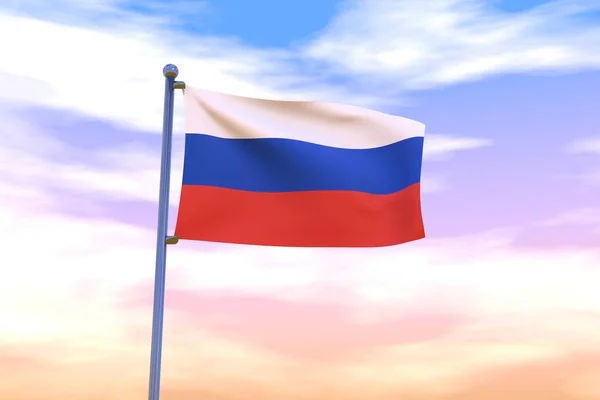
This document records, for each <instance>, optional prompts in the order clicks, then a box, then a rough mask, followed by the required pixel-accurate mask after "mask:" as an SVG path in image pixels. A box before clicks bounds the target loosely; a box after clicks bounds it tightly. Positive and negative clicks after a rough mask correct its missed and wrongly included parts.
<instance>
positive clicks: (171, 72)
mask: <svg viewBox="0 0 600 400" xmlns="http://www.w3.org/2000/svg"><path fill="white" fill-rule="evenodd" d="M163 75H164V76H165V77H167V76H172V77H173V78H177V75H179V69H177V66H176V65H173V64H167V65H165V67H164V68H163Z"/></svg>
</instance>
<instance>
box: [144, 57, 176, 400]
mask: <svg viewBox="0 0 600 400" xmlns="http://www.w3.org/2000/svg"><path fill="white" fill-rule="evenodd" d="M163 75H164V77H165V105H164V114H163V133H162V154H161V159H160V192H159V196H158V229H157V235H156V270H155V272H154V309H153V311H152V345H151V351H150V383H149V391H148V399H149V400H159V398H160V367H161V355H162V336H163V317H164V307H165V275H166V261H167V245H168V244H176V243H177V242H178V241H179V239H178V238H177V237H176V236H167V228H168V221H169V183H170V179H171V147H172V146H171V143H172V141H173V97H174V92H175V89H184V88H185V82H175V78H177V75H179V70H178V69H177V67H176V66H175V65H173V64H168V65H166V66H165V67H164V68H163Z"/></svg>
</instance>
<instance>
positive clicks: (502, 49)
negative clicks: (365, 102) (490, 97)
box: [305, 0, 600, 89]
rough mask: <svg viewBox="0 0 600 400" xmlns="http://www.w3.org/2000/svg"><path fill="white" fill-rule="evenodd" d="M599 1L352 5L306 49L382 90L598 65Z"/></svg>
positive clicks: (378, 0) (378, 1) (372, 1)
mask: <svg viewBox="0 0 600 400" xmlns="http://www.w3.org/2000/svg"><path fill="white" fill-rule="evenodd" d="M599 8H600V6H598V4H597V3H596V2H574V1H569V0H566V1H563V0H555V1H550V2H548V3H545V4H543V5H540V6H538V7H536V8H533V9H531V10H527V11H523V12H519V13H502V12H500V11H498V10H494V9H493V6H492V5H490V4H489V2H484V1H482V0H432V1H426V2H425V1H422V2H418V1H411V0H393V1H392V0H364V1H347V2H346V7H345V9H344V10H343V11H342V12H341V14H340V15H338V16H337V17H336V18H335V19H334V20H333V21H332V22H331V23H330V25H329V26H328V27H327V28H326V29H325V30H324V31H323V32H322V33H321V35H320V36H319V37H317V39H316V40H314V41H313V42H311V43H308V44H307V46H306V49H305V50H306V52H307V54H308V55H309V56H311V57H313V58H314V59H316V60H320V61H323V62H325V63H327V64H328V65H335V67H336V68H338V69H340V70H343V71H345V72H346V73H348V74H356V75H357V76H358V77H361V78H364V79H365V80H367V81H370V82H371V83H373V84H374V83H380V84H381V87H385V85H389V83H390V82H391V81H393V82H400V83H398V84H397V85H399V86H400V88H403V89H420V88H430V87H439V86H444V85H448V84H453V83H458V82H465V81H470V80H476V79H480V78H483V77H487V76H490V75H497V74H502V73H513V72H525V71H564V72H571V71H574V70H581V69H588V68H593V69H597V68H598V67H600V55H599V54H600V51H599V50H600V44H599V43H600V42H599V41H598V37H600V28H599V27H598V26H597V24H594V23H586V22H585V21H584V20H582V19H581V18H576V17H577V16H578V14H580V13H585V12H590V11H591V12H593V11H597V10H598V9H599Z"/></svg>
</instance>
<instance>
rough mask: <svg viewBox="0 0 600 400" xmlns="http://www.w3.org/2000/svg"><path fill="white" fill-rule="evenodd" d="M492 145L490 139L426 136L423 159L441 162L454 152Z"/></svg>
mask: <svg viewBox="0 0 600 400" xmlns="http://www.w3.org/2000/svg"><path fill="white" fill-rule="evenodd" d="M492 144H493V141H492V140H491V139H482V138H465V137H458V136H452V135H439V134H437V135H436V134H427V135H426V136H425V146H424V149H423V157H424V159H425V160H426V161H435V160H443V159H446V158H447V157H448V156H450V155H451V154H452V153H454V152H456V151H461V150H472V149H478V148H481V147H487V146H491V145H492Z"/></svg>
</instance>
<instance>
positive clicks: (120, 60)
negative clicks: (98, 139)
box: [0, 14, 374, 132]
mask: <svg viewBox="0 0 600 400" xmlns="http://www.w3.org/2000/svg"><path fill="white" fill-rule="evenodd" d="M169 15H170V14H169ZM165 31H168V29H167V28H165V27H164V26H162V25H160V24H156V23H148V24H139V21H137V20H136V19H135V15H133V16H131V17H130V21H129V24H125V25H123V24H119V25H116V26H115V25H110V26H109V27H104V26H100V27H95V26H94V25H92V27H91V28H88V27H82V26H70V25H66V24H62V23H58V22H49V21H44V20H38V19H34V18H30V17H25V16H16V15H12V14H0V36H1V37H6V38H8V37H11V38H14V40H2V41H0V53H2V54H4V55H5V56H6V59H7V60H9V62H3V63H2V64H0V89H2V90H0V99H1V98H4V99H5V100H9V101H12V102H15V101H18V102H20V103H26V104H34V105H43V106H48V107H53V108H66V109H69V110H74V111H78V112H82V113H85V114H87V115H89V116H92V117H96V118H100V119H110V120H113V121H118V122H120V123H123V124H128V125H130V126H134V127H137V128H141V129H144V130H150V131H155V132H158V131H159V130H160V127H161V126H162V124H161V120H162V105H163V104H162V102H163V97H164V95H163V90H164V83H163V77H162V74H161V71H162V67H163V66H164V65H165V64H167V63H175V64H177V65H178V67H179V69H180V71H181V79H184V80H185V81H186V83H188V84H190V85H196V86H202V87H203V88H206V89H209V90H217V91H221V92H227V93H234V94H240V95H247V96H254V97H264V98H281V99H301V98H304V99H321V100H330V101H336V100H338V101H340V100H343V99H348V98H352V100H353V102H354V103H355V104H359V105H360V104H363V105H364V104H366V103H371V104H372V102H373V101H374V97H371V98H369V96H362V97H361V95H360V94H355V95H353V96H349V89H346V88H344V87H343V86H332V85H329V84H327V83H322V82H314V81H312V80H311V79H310V78H308V77H303V76H302V75H301V74H299V73H296V72H294V70H293V68H292V67H293V66H292V65H290V64H289V62H288V61H289V60H288V57H289V55H287V54H286V53H284V52H281V51H263V50H260V49H252V48H246V47H243V46H241V45H239V44H237V43H236V42H234V41H233V40H229V39H219V38H212V37H193V36H190V35H185V34H182V33H180V32H178V31H176V30H171V31H170V34H169V36H165V35H164V32H165ZM47 43H60V46H48V45H47ZM175 122H176V130H182V129H183V125H182V101H180V94H179V93H178V94H177V99H176V118H175Z"/></svg>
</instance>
